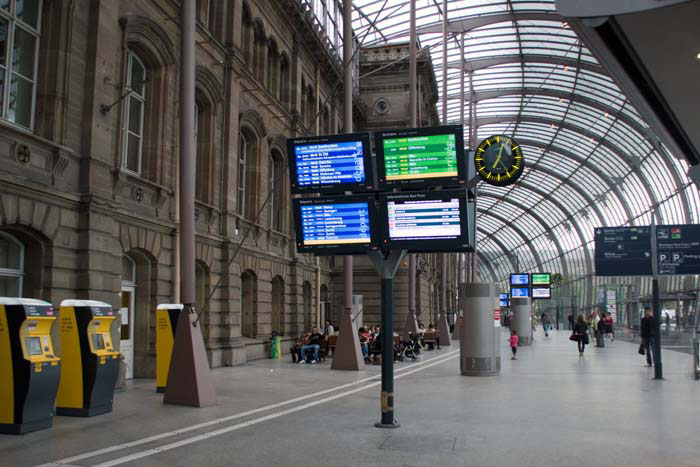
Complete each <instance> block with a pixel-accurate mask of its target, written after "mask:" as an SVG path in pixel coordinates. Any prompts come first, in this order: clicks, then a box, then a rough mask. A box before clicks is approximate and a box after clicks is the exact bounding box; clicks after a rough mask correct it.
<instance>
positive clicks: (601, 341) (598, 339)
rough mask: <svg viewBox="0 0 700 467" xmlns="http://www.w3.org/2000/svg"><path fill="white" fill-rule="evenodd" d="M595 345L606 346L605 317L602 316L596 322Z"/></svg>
mask: <svg viewBox="0 0 700 467" xmlns="http://www.w3.org/2000/svg"><path fill="white" fill-rule="evenodd" d="M595 346H596V347H605V317H601V318H600V319H599V320H598V323H597V324H596V333H595Z"/></svg>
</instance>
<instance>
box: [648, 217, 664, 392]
mask: <svg viewBox="0 0 700 467" xmlns="http://www.w3.org/2000/svg"><path fill="white" fill-rule="evenodd" d="M652 219H653V220H652V223H651V258H652V261H651V270H652V274H653V279H652V281H651V306H652V310H653V312H654V315H653V316H654V317H653V320H652V323H653V326H654V340H653V342H652V345H653V346H654V379H664V372H663V366H662V365H661V300H660V298H659V263H658V258H659V255H658V249H659V245H658V235H657V234H656V212H654V214H653V216H652Z"/></svg>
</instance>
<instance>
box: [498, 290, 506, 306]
mask: <svg viewBox="0 0 700 467" xmlns="http://www.w3.org/2000/svg"><path fill="white" fill-rule="evenodd" d="M499 302H500V305H501V306H506V307H507V306H508V294H507V293H502V294H500V296H499Z"/></svg>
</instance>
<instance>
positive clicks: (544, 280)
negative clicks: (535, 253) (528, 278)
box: [532, 272, 552, 286]
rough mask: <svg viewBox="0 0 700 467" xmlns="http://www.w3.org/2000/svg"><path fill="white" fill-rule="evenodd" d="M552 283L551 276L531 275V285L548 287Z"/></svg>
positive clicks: (547, 274)
mask: <svg viewBox="0 0 700 467" xmlns="http://www.w3.org/2000/svg"><path fill="white" fill-rule="evenodd" d="M551 283H552V279H551V274H549V273H548V272H547V273H544V274H532V285H533V286H534V285H550V284H551Z"/></svg>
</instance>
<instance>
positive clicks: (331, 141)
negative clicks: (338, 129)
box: [287, 133, 374, 193]
mask: <svg viewBox="0 0 700 467" xmlns="http://www.w3.org/2000/svg"><path fill="white" fill-rule="evenodd" d="M287 144H288V149H289V155H290V157H289V160H290V174H291V186H292V193H309V192H314V193H317V192H329V191H331V192H342V191H365V190H372V189H374V187H373V182H372V178H373V175H372V171H371V152H370V145H369V135H368V134H365V133H355V134H347V135H332V136H321V137H314V138H297V139H290V140H288V143H287Z"/></svg>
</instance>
